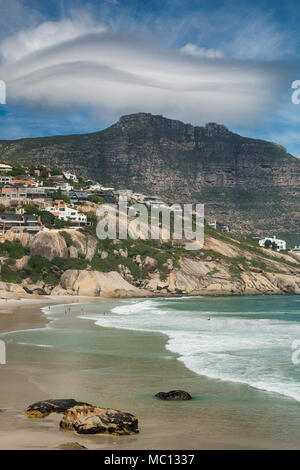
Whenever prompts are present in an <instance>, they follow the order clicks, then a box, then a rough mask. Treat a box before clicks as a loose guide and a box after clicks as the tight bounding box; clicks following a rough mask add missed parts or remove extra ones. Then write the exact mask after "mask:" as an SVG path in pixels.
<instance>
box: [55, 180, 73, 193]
mask: <svg viewBox="0 0 300 470" xmlns="http://www.w3.org/2000/svg"><path fill="white" fill-rule="evenodd" d="M57 186H58V187H59V189H61V190H62V191H72V190H73V189H74V187H73V186H71V185H70V183H68V182H67V181H63V182H61V183H57Z"/></svg>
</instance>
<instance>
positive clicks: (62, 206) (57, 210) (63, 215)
mask: <svg viewBox="0 0 300 470" xmlns="http://www.w3.org/2000/svg"><path fill="white" fill-rule="evenodd" d="M45 211H48V212H51V214H53V215H54V216H55V217H58V219H60V220H64V221H65V222H68V221H69V222H71V224H74V225H86V224H87V216H86V215H85V214H82V213H81V212H79V211H78V210H77V209H73V208H72V207H70V206H68V205H67V204H66V203H65V202H64V201H56V202H55V204H54V205H52V206H47V207H45Z"/></svg>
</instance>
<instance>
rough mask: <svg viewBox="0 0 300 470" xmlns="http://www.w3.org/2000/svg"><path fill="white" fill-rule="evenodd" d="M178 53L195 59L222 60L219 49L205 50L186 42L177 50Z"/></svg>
mask: <svg viewBox="0 0 300 470" xmlns="http://www.w3.org/2000/svg"><path fill="white" fill-rule="evenodd" d="M179 50H180V52H182V53H183V54H187V55H192V56H195V57H207V58H208V59H222V58H223V57H224V54H223V52H222V51H220V50H219V49H206V48H205V47H198V46H196V44H193V43H191V42H188V43H187V44H186V45H185V46H183V47H181V49H179Z"/></svg>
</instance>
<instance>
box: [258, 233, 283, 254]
mask: <svg viewBox="0 0 300 470" xmlns="http://www.w3.org/2000/svg"><path fill="white" fill-rule="evenodd" d="M267 240H268V241H270V243H275V244H276V245H277V249H276V251H281V250H286V242H285V241H284V240H280V239H278V238H276V237H275V236H274V237H273V238H272V237H265V238H262V239H261V240H258V244H259V246H263V247H264V246H265V243H266V241H267Z"/></svg>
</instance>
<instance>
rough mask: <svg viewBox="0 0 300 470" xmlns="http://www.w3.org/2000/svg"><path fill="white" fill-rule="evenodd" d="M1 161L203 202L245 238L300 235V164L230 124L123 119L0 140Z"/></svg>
mask: <svg viewBox="0 0 300 470" xmlns="http://www.w3.org/2000/svg"><path fill="white" fill-rule="evenodd" d="M0 158H1V159H3V160H5V161H8V162H20V163H24V162H26V163H28V161H30V162H32V164H45V165H49V166H59V167H60V168H63V169H68V170H72V171H76V172H77V173H78V174H82V175H83V176H87V177H91V178H93V179H98V180H99V181H100V182H101V183H103V184H104V185H108V186H110V187H111V186H114V187H115V188H117V189H124V188H129V189H132V190H135V191H138V192H144V193H146V194H150V195H156V196H160V197H161V198H164V199H166V200H167V201H169V202H173V201H174V200H175V201H176V202H191V201H194V202H203V203H205V205H206V215H207V217H208V218H217V219H220V220H221V221H222V222H224V223H226V224H228V225H230V227H231V228H232V229H233V230H235V231H239V232H243V233H268V232H269V231H274V230H276V233H280V232H292V233H294V234H297V233H300V218H299V214H300V159H297V158H295V157H293V156H291V155H290V154H288V153H287V152H286V150H285V149H284V148H283V147H281V146H280V145H277V144H274V143H272V142H266V141H263V140H258V139H252V138H246V137H242V136H240V135H238V134H235V133H233V132H231V131H230V130H228V129H227V128H226V127H225V126H224V125H219V124H216V123H208V124H206V125H205V126H192V125H191V124H185V123H183V122H181V121H178V120H173V119H167V118H165V117H163V116H160V115H152V114H149V113H137V114H131V115H128V116H123V117H121V118H120V120H119V121H118V122H117V123H115V124H113V125H112V126H110V127H109V128H107V129H104V130H103V131H100V132H96V133H92V134H86V135H71V136H56V137H44V138H36V139H21V140H18V141H0Z"/></svg>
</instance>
